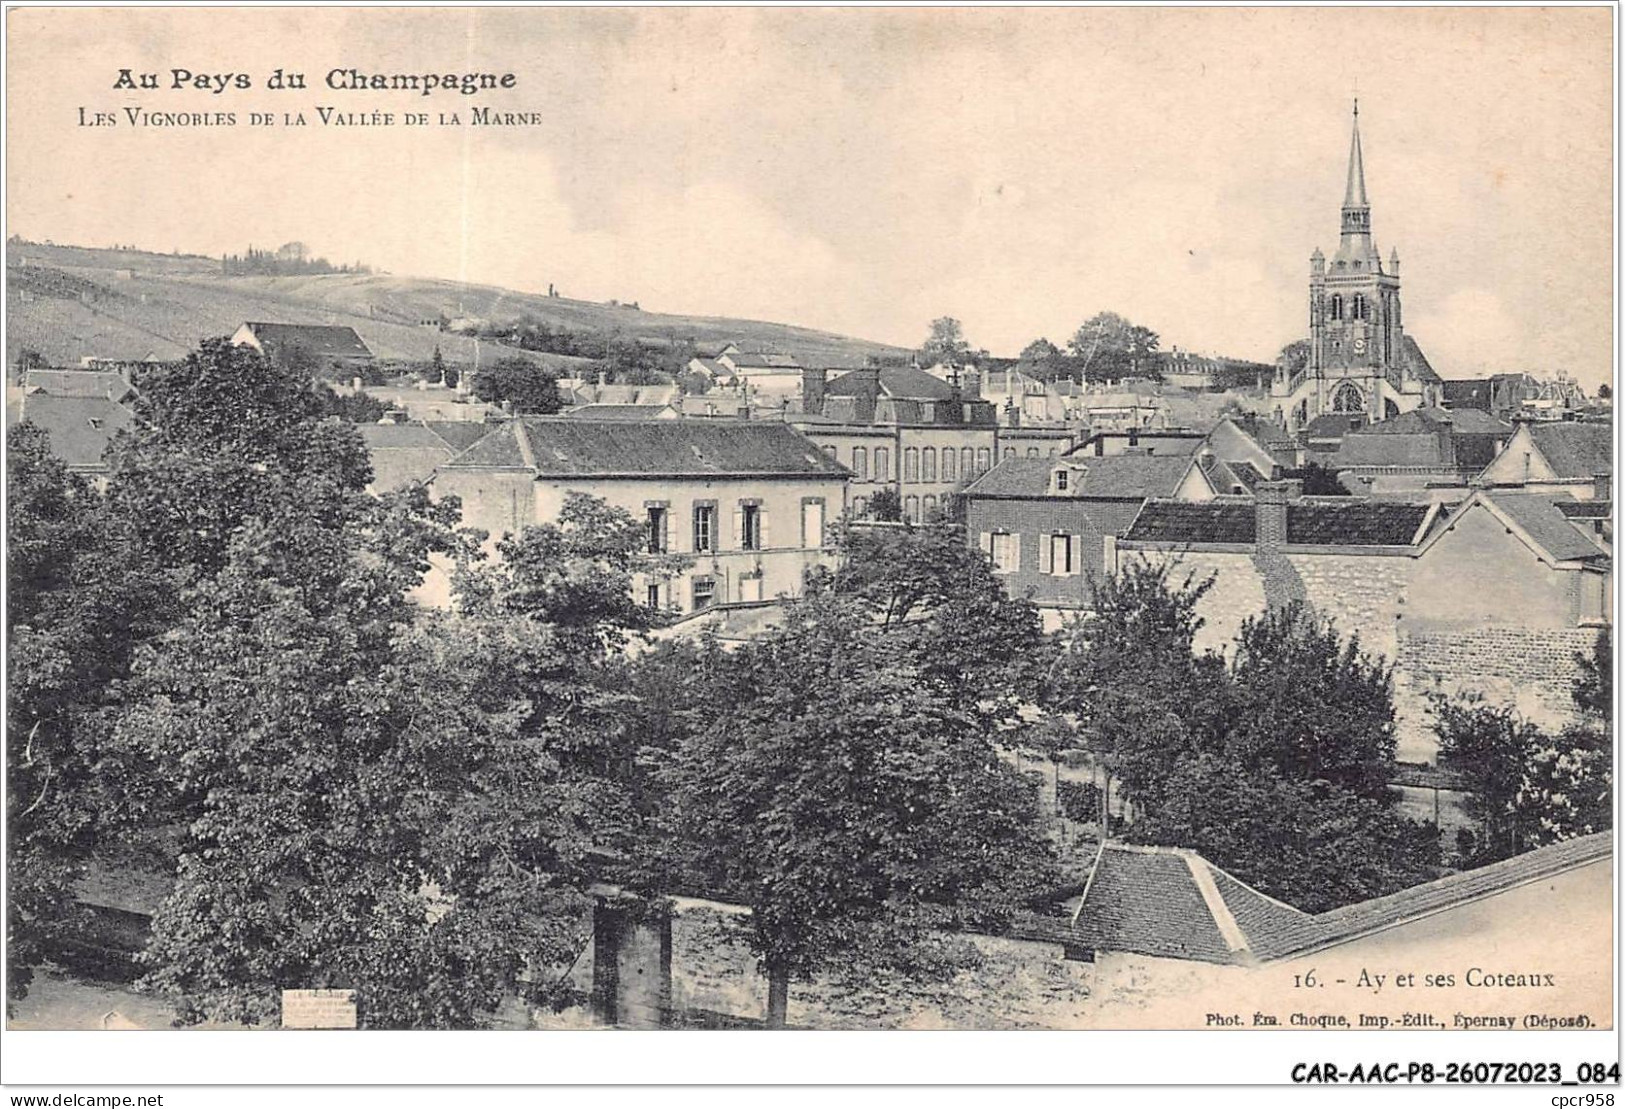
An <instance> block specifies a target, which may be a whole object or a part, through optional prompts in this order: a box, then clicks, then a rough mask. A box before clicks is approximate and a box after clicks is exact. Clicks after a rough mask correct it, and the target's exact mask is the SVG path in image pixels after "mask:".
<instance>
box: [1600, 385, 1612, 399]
mask: <svg viewBox="0 0 1625 1109" xmlns="http://www.w3.org/2000/svg"><path fill="white" fill-rule="evenodd" d="M1613 398H1614V387H1613V386H1612V385H1610V384H1608V382H1606V381H1605V382H1603V383H1602V384H1601V385H1599V386H1597V399H1598V400H1612V399H1613Z"/></svg>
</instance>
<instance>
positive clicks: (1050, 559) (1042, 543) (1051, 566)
mask: <svg viewBox="0 0 1625 1109" xmlns="http://www.w3.org/2000/svg"><path fill="white" fill-rule="evenodd" d="M1058 538H1060V536H1056V535H1040V536H1039V537H1038V572H1039V573H1040V574H1053V573H1055V540H1057V539H1058ZM1062 569H1065V567H1062Z"/></svg>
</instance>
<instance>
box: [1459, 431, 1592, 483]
mask: <svg viewBox="0 0 1625 1109" xmlns="http://www.w3.org/2000/svg"><path fill="white" fill-rule="evenodd" d="M1613 474H1614V427H1613V425H1612V424H1609V423H1582V422H1570V421H1528V422H1524V423H1520V424H1519V425H1518V426H1517V430H1516V431H1514V432H1513V434H1512V435H1511V437H1510V438H1508V440H1507V443H1506V446H1505V447H1504V448H1503V449H1502V450H1501V451H1500V452H1499V453H1498V454H1497V455H1496V456H1495V457H1494V458H1493V459H1491V460H1490V462H1489V464H1488V465H1486V466H1485V467H1484V469H1483V470H1482V471H1481V472H1480V473H1479V475H1478V479H1477V483H1478V484H1480V485H1484V486H1489V487H1491V488H1502V487H1517V488H1519V489H1523V490H1525V491H1527V492H1538V493H1554V494H1555V493H1567V494H1568V495H1569V496H1571V497H1573V498H1575V499H1576V500H1604V501H1605V500H1611V499H1612V490H1613Z"/></svg>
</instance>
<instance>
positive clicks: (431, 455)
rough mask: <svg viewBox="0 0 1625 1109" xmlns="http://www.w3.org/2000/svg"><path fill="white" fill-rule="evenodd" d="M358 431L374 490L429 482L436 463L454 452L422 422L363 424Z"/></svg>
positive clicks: (399, 487) (447, 459) (448, 444)
mask: <svg viewBox="0 0 1625 1109" xmlns="http://www.w3.org/2000/svg"><path fill="white" fill-rule="evenodd" d="M475 426H476V427H478V426H481V425H478V424H476V425H475ZM358 430H359V431H360V432H361V441H362V442H363V443H365V444H366V445H367V457H368V459H369V460H370V461H371V462H372V484H373V487H374V488H377V489H384V490H391V489H404V488H405V487H407V486H409V485H413V484H416V483H418V482H424V481H428V480H429V477H430V475H432V474H433V473H434V470H435V467H436V466H439V465H440V464H441V463H442V462H448V461H450V460H451V458H452V457H453V456H454V455H455V454H456V453H457V452H456V450H455V449H453V447H452V445H451V444H450V443H448V442H446V440H445V439H443V438H441V437H440V436H439V435H438V434H436V433H435V432H434V431H433V430H431V429H430V428H428V427H426V426H425V425H423V424H362V425H361V426H360V428H359V429H358Z"/></svg>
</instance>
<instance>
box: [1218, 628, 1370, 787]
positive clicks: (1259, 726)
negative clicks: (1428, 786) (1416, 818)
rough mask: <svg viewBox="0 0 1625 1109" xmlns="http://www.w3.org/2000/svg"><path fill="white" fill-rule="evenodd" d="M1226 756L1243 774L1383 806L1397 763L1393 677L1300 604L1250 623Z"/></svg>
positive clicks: (1235, 670)
mask: <svg viewBox="0 0 1625 1109" xmlns="http://www.w3.org/2000/svg"><path fill="white" fill-rule="evenodd" d="M1230 674H1231V697H1232V706H1233V707H1232V713H1231V723H1230V728H1229V732H1228V736H1227V739H1226V748H1227V750H1228V751H1229V753H1230V755H1231V756H1232V758H1233V759H1235V760H1236V761H1237V762H1238V764H1239V765H1242V766H1247V767H1253V768H1267V769H1269V770H1271V771H1273V772H1274V773H1276V774H1278V775H1280V776H1281V777H1282V778H1285V779H1288V780H1296V781H1305V782H1314V781H1320V780H1325V781H1328V782H1330V783H1332V784H1333V785H1335V786H1337V787H1339V788H1341V789H1345V790H1347V791H1349V792H1350V793H1353V794H1356V795H1358V796H1361V797H1369V798H1371V799H1373V800H1378V801H1380V800H1382V799H1383V797H1384V796H1385V795H1386V793H1387V790H1388V780H1389V778H1390V777H1392V774H1393V762H1394V747H1395V740H1394V690H1393V672H1392V670H1391V669H1390V668H1389V667H1387V666H1385V665H1384V664H1383V662H1382V660H1381V659H1380V658H1374V657H1372V656H1370V655H1368V654H1366V653H1365V652H1364V651H1362V650H1361V649H1360V637H1359V636H1358V635H1357V634H1356V635H1351V636H1349V638H1348V639H1346V640H1344V639H1343V638H1342V637H1340V636H1339V635H1338V633H1337V629H1336V628H1335V627H1334V626H1333V625H1332V623H1331V621H1329V620H1327V619H1324V618H1323V617H1320V616H1318V615H1316V614H1315V612H1314V611H1313V610H1312V609H1310V608H1308V607H1307V606H1305V605H1304V604H1303V603H1302V602H1298V601H1294V602H1292V603H1290V604H1287V605H1285V606H1283V607H1280V608H1274V609H1271V610H1270V611H1269V612H1267V613H1265V614H1263V615H1261V616H1255V617H1252V618H1250V619H1248V620H1246V621H1245V622H1244V623H1243V624H1242V626H1241V634H1240V636H1239V637H1238V639H1237V643H1236V651H1235V657H1234V660H1233V661H1232V663H1231V668H1230Z"/></svg>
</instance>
